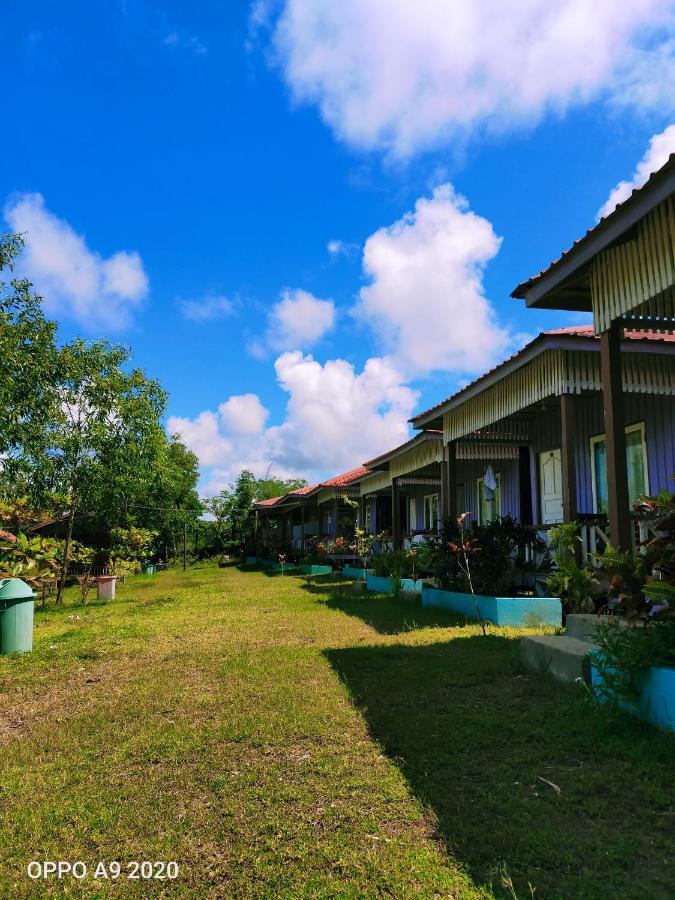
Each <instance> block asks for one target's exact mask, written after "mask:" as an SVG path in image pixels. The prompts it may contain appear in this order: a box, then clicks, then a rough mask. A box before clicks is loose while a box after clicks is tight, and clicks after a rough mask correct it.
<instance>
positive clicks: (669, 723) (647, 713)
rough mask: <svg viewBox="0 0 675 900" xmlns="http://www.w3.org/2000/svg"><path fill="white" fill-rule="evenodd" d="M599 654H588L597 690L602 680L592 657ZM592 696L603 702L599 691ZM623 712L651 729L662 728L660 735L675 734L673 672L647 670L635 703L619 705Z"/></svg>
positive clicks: (668, 670) (625, 702) (674, 679)
mask: <svg viewBox="0 0 675 900" xmlns="http://www.w3.org/2000/svg"><path fill="white" fill-rule="evenodd" d="M597 654H598V651H597V650H596V651H594V652H592V653H591V684H592V685H593V687H594V688H597V687H598V686H599V685H601V684H602V678H601V676H600V673H599V672H598V670H597V668H596V667H595V666H594V665H593V662H592V660H593V657H594V656H595V655H597ZM595 696H596V697H597V698H598V699H599V700H601V701H605V700H606V699H607V698H606V697H603V696H602V695H601V694H600V693H599V692H598V690H597V689H596V690H595ZM619 704H620V706H621V707H622V709H625V710H626V712H629V713H631V715H633V716H637V718H638V719H642V720H643V721H644V722H649V723H650V725H654V726H656V728H661V729H662V730H663V731H672V732H675V669H661V668H657V667H653V668H651V669H647V671H646V672H645V674H644V677H643V680H642V685H641V691H640V698H639V700H637V701H636V702H635V703H631V702H629V701H628V700H626V701H619Z"/></svg>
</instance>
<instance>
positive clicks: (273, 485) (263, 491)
mask: <svg viewBox="0 0 675 900" xmlns="http://www.w3.org/2000/svg"><path fill="white" fill-rule="evenodd" d="M304 487H307V482H306V481H305V480H304V478H274V477H273V476H272V475H270V474H269V473H268V474H267V475H266V476H265V477H264V478H257V479H256V480H255V488H254V494H255V499H256V500H271V499H272V497H283V496H284V494H289V493H290V492H291V491H297V490H299V489H300V488H304Z"/></svg>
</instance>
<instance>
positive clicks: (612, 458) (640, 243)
mask: <svg viewBox="0 0 675 900" xmlns="http://www.w3.org/2000/svg"><path fill="white" fill-rule="evenodd" d="M512 296H513V297H516V298H520V299H523V300H525V302H526V304H527V306H528V307H532V308H534V309H538V308H545V309H563V310H570V311H571V310H583V311H586V312H591V313H592V314H593V332H594V334H595V335H597V336H598V337H599V344H600V364H599V367H597V366H596V367H595V368H596V369H597V371H595V370H594V373H593V385H594V387H593V390H595V391H597V392H599V393H598V394H597V400H596V407H597V402H598V401H599V402H600V403H601V407H602V417H601V419H600V420H599V421H598V420H597V418H596V420H595V422H594V425H593V427H594V428H596V427H598V424H599V425H601V428H600V430H601V431H602V434H598V435H597V436H595V437H596V438H597V440H596V442H595V443H594V444H592V445H591V448H590V453H587V454H585V457H586V466H587V468H588V467H589V466H590V474H591V481H592V483H591V485H590V489H591V492H592V493H591V494H590V495H589V493H588V491H589V480H588V478H587V477H586V475H585V471H584V470H575V465H574V463H575V461H576V462H577V463H581V462H582V460H580V459H579V457H578V456H577V455H576V453H575V446H576V443H577V434H576V432H577V428H578V424H577V423H576V422H575V419H574V415H575V413H576V412H577V410H576V407H577V406H580V405H581V406H583V404H578V403H577V402H576V401H575V398H576V397H577V396H578V394H579V392H580V391H581V392H582V393H583V392H584V391H586V390H587V388H586V387H582V384H584V382H583V378H581V373H579V372H577V373H576V375H575V378H576V379H577V380H576V382H575V384H576V385H577V387H575V388H574V389H570V384H569V381H565V380H564V378H561V377H560V376H558V378H557V385H556V387H557V388H558V389H560V388H561V387H563V388H564V392H563V391H561V392H560V403H561V417H562V425H561V427H562V439H561V444H560V445H559V446H560V447H561V451H562V463H561V465H562V489H563V492H564V494H563V500H564V499H565V494H567V495H568V496H567V503H566V508H567V509H566V515H568V516H569V515H571V514H572V513H574V512H576V510H575V507H574V504H575V502H577V503H582V504H583V503H587V502H588V498H589V496H590V499H591V501H592V503H593V504H594V506H595V507H597V508H598V509H601V510H602V511H606V512H607V515H608V519H609V533H610V536H611V539H612V542H613V543H614V544H616V545H618V546H621V547H624V548H628V547H629V546H630V544H631V541H632V536H633V530H632V525H631V519H630V512H629V510H630V501H631V499H632V497H633V496H634V495H635V491H636V489H637V488H638V487H640V488H641V487H645V488H646V489H647V490H649V491H651V492H654V491H655V490H657V489H658V488H659V487H665V486H666V485H668V486H670V487H671V488H672V482H670V483H669V476H671V475H672V474H673V472H675V465H673V444H674V443H675V433H674V431H673V393H674V390H675V389H674V381H675V376H674V373H673V362H672V347H673V344H672V340H673V338H672V332H673V329H675V155H671V157H670V159H669V160H668V162H666V164H665V165H664V166H663V167H662V168H661V169H659V170H658V171H657V172H655V173H653V174H652V175H651V176H650V178H649V179H648V181H647V182H646V183H645V184H644V185H643V186H642V187H641V188H639V189H637V190H634V191H633V193H632V194H631V196H630V197H629V198H628V199H627V200H625V201H624V202H623V203H620V204H619V205H618V206H617V207H616V208H615V210H614V211H613V212H612V213H610V214H609V215H608V216H606V217H605V218H603V219H601V220H600V221H599V222H598V223H597V225H595V226H594V227H592V228H591V229H590V230H589V231H587V232H586V234H585V235H584V236H583V237H582V238H581V239H580V240H578V241H576V243H574V244H573V245H572V247H571V248H570V249H569V250H567V251H566V252H564V253H563V254H562V255H561V256H560V257H559V259H557V260H555V261H554V262H552V263H551V264H550V265H549V266H548V268H546V269H544V270H543V271H542V272H540V273H539V274H538V275H535V276H534V277H532V278H529V279H528V280H527V281H524V282H523V283H522V284H519V285H518V286H517V287H516V288H515V290H514V291H513V294H512ZM635 328H638V329H640V330H641V331H642V332H644V331H649V332H651V333H653V335H652V340H653V344H652V345H651V351H650V353H649V354H648V355H645V354H644V353H640V352H638V354H635V353H634V352H625V351H626V345H627V343H628V342H627V341H626V340H625V337H626V336H628V335H630V334H635V332H630V331H627V332H625V331H624V330H625V329H635ZM659 334H660V335H661V338H660V339H659V338H658V335H659ZM644 340H645V338H644V337H642V338H639V339H638V342H640V343H642V342H644ZM631 343H632V342H631ZM640 356H641V357H642V359H639V357H640ZM652 378H654V379H655V380H652ZM579 379H581V380H579ZM541 389H542V386H541V385H539V386H538V387H537V388H535V390H537V391H538V392H539V393H541ZM582 416H583V412H582ZM579 424H581V426H582V427H583V426H584V424H585V423H584V422H583V421H582V422H581V423H579ZM556 449H557V447H556ZM591 461H593V465H591ZM577 472H578V474H579V478H576V475H577ZM593 479H594V480H593ZM575 482H576V483H575ZM575 495H576V499H575ZM580 508H581V507H580Z"/></svg>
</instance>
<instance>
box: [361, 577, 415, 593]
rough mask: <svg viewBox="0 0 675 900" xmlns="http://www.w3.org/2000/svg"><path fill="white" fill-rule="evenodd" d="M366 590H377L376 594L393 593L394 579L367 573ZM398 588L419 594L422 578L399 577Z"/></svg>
mask: <svg viewBox="0 0 675 900" xmlns="http://www.w3.org/2000/svg"><path fill="white" fill-rule="evenodd" d="M367 582H368V590H369V591H377V593H378V594H393V593H394V579H393V578H384V577H382V576H381V575H368V578H367ZM400 589H401V590H402V591H410V592H413V591H414V592H415V593H416V594H419V593H420V591H421V590H422V580H421V579H420V580H419V581H413V580H412V578H401V585H400Z"/></svg>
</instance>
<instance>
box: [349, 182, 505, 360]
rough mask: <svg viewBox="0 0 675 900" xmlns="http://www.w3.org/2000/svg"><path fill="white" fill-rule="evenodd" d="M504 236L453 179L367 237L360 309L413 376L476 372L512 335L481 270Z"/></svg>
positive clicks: (393, 354) (360, 313)
mask: <svg viewBox="0 0 675 900" xmlns="http://www.w3.org/2000/svg"><path fill="white" fill-rule="evenodd" d="M500 244H501V239H500V238H499V237H497V235H496V234H495V233H494V230H493V228H492V225H491V224H490V222H488V220H487V219H484V218H482V217H481V216H478V215H477V214H476V213H474V212H472V211H471V210H470V209H469V208H468V203H467V201H466V200H465V199H464V198H463V197H462V196H460V195H459V194H456V193H455V191H454V189H453V187H452V186H451V185H450V184H444V185H441V186H440V187H437V188H436V189H435V190H434V192H433V195H432V196H431V198H430V199H427V198H421V199H420V200H418V201H417V203H416V204H415V209H414V211H413V212H409V213H407V214H406V215H404V216H403V217H402V218H401V219H399V220H398V221H397V222H394V224H393V225H391V226H390V227H388V228H381V229H380V230H379V231H376V232H375V234H373V235H371V237H369V238H368V240H367V241H366V244H365V247H364V251H363V267H364V271H365V274H366V275H367V277H368V278H369V279H370V284H368V285H366V286H365V287H363V288H361V292H360V302H359V304H358V306H357V307H356V314H357V315H358V316H359V317H362V318H363V319H365V320H366V321H367V322H369V323H370V324H371V325H372V327H373V331H374V332H375V334H376V336H378V337H379V339H380V340H381V341H382V342H383V344H384V349H385V350H386V351H387V352H388V353H390V354H391V355H392V357H393V358H394V361H395V364H396V365H397V367H399V368H400V369H402V370H403V371H404V372H405V373H406V375H407V376H408V377H410V376H412V375H421V374H425V373H428V372H431V371H432V370H435V369H436V370H438V369H442V370H445V371H448V372H455V373H467V374H470V373H478V372H482V371H483V370H484V369H485V368H487V367H489V366H490V365H492V364H493V363H494V362H495V360H496V359H498V358H499V357H500V356H501V355H503V353H504V351H505V350H506V349H507V347H508V345H509V343H510V337H509V335H508V333H507V331H505V329H504V328H503V327H502V326H500V325H499V323H498V321H497V316H496V313H495V311H494V309H493V307H492V306H491V305H490V303H489V302H488V300H487V298H486V297H485V293H484V289H483V270H484V268H485V265H486V264H487V263H488V262H489V260H491V259H492V258H493V257H494V256H495V255H496V253H497V252H498V251H499V247H500Z"/></svg>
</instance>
